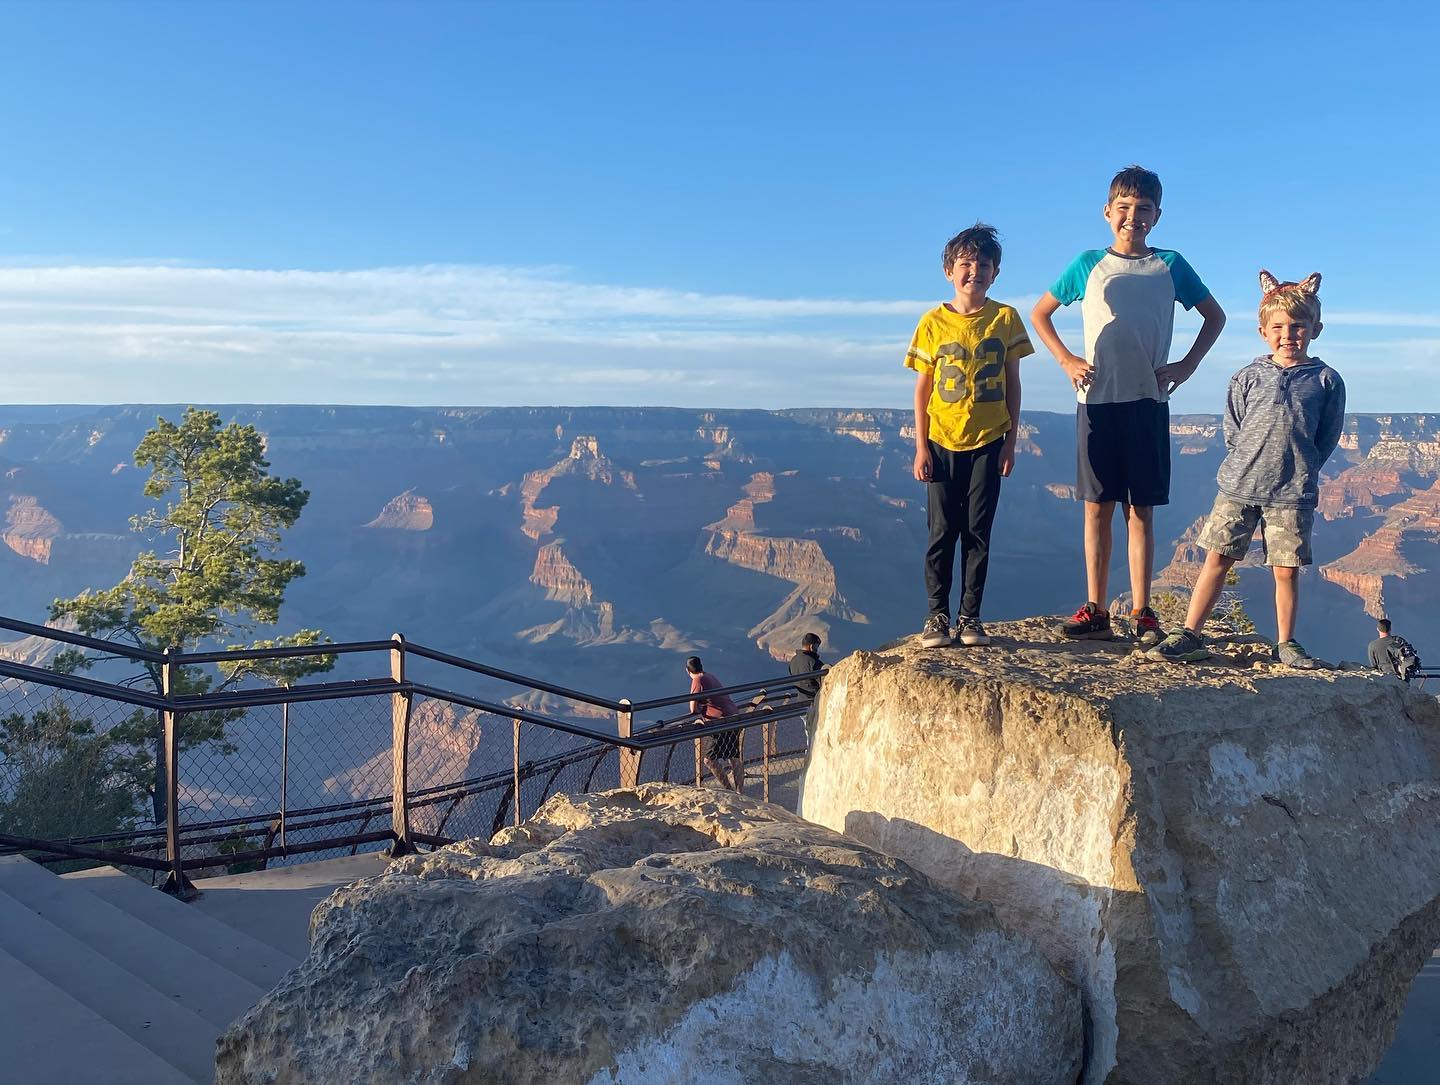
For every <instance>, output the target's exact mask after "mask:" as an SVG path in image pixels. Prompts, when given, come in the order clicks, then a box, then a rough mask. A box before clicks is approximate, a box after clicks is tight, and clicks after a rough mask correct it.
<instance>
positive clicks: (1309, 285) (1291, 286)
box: [1260, 268, 1320, 298]
mask: <svg viewBox="0 0 1440 1085" xmlns="http://www.w3.org/2000/svg"><path fill="white" fill-rule="evenodd" d="M1279 290H1298V291H1300V293H1302V294H1311V295H1315V294H1319V293H1320V273H1319V272H1318V271H1317V272H1315V273H1314V274H1312V275H1311V276H1310V277H1309V278H1307V279H1306V280H1305V281H1304V282H1300V283H1282V282H1281V281H1280V280H1279V279H1277V278H1275V276H1274V275H1271V274H1270V273H1269V272H1268V271H1266V270H1265V269H1264V268H1261V269H1260V292H1261V294H1262V295H1263V297H1266V298H1268V297H1269V296H1270V295H1271V294H1274V293H1275V292H1276V291H1279Z"/></svg>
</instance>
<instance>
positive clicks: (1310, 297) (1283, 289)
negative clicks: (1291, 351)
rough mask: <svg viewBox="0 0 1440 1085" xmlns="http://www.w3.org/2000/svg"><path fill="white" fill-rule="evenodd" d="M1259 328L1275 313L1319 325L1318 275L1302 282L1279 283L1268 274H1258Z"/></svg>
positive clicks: (1316, 273) (1263, 272)
mask: <svg viewBox="0 0 1440 1085" xmlns="http://www.w3.org/2000/svg"><path fill="white" fill-rule="evenodd" d="M1260 290H1261V291H1262V293H1261V296H1260V326H1261V327H1264V326H1265V321H1267V320H1268V319H1270V317H1272V316H1274V315H1275V314H1276V313H1285V314H1287V315H1289V316H1293V317H1299V318H1300V319H1301V320H1304V321H1306V322H1307V323H1309V324H1319V323H1320V273H1319V272H1318V271H1317V272H1315V273H1314V274H1313V275H1311V276H1309V277H1308V278H1306V279H1305V280H1304V281H1303V282H1298V283H1291V282H1284V283H1282V282H1280V281H1279V280H1278V279H1276V278H1275V276H1274V275H1271V274H1270V272H1268V271H1264V270H1262V271H1261V272H1260Z"/></svg>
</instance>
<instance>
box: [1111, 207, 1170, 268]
mask: <svg viewBox="0 0 1440 1085" xmlns="http://www.w3.org/2000/svg"><path fill="white" fill-rule="evenodd" d="M1105 221H1106V222H1108V223H1109V224H1110V232H1111V233H1113V234H1114V235H1115V251H1116V252H1123V253H1126V254H1127V255H1132V256H1135V255H1140V254H1141V253H1145V252H1148V251H1149V250H1150V243H1149V242H1148V241H1147V240H1146V238H1147V237H1149V236H1150V231H1151V230H1152V229H1153V228H1154V226H1155V223H1157V222H1159V221H1160V206H1159V205H1158V204H1157V203H1156V202H1155V201H1154V200H1152V199H1150V198H1149V197H1148V196H1116V197H1115V198H1114V199H1112V200H1111V201H1110V202H1109V203H1107V204H1106V205H1105Z"/></svg>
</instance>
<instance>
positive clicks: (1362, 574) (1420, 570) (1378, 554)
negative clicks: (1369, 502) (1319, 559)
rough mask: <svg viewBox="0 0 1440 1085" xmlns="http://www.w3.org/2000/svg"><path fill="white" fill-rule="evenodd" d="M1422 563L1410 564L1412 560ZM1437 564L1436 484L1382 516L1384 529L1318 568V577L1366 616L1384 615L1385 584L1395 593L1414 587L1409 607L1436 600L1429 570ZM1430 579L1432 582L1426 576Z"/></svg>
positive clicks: (1439, 593) (1439, 510) (1439, 516)
mask: <svg viewBox="0 0 1440 1085" xmlns="http://www.w3.org/2000/svg"><path fill="white" fill-rule="evenodd" d="M1422 554H1423V555H1424V560H1428V562H1429V564H1428V565H1426V564H1423V563H1422V561H1421V560H1412V555H1414V556H1415V557H1416V558H1419V557H1420V555H1422ZM1437 559H1440V482H1436V483H1435V484H1434V485H1432V486H1431V487H1430V488H1429V489H1428V490H1423V491H1421V492H1419V493H1416V494H1413V495H1412V496H1410V497H1408V498H1406V499H1405V500H1404V501H1401V502H1400V503H1399V504H1398V505H1395V506H1394V507H1393V508H1391V509H1390V511H1389V512H1388V513H1387V514H1386V516H1385V520H1384V523H1383V525H1382V526H1381V527H1380V528H1379V529H1378V530H1376V531H1374V532H1372V533H1371V534H1369V535H1367V536H1366V537H1365V538H1364V539H1362V540H1361V541H1360V543H1359V545H1357V546H1356V547H1355V549H1354V550H1352V551H1350V553H1348V554H1346V555H1345V556H1344V557H1342V558H1339V559H1337V560H1335V561H1332V562H1328V563H1327V564H1325V565H1323V566H1321V568H1320V575H1321V576H1323V577H1324V578H1325V579H1326V580H1328V581H1330V582H1331V583H1332V584H1336V585H1339V586H1340V587H1342V588H1344V589H1345V590H1346V591H1348V592H1350V593H1351V594H1352V595H1355V596H1357V597H1358V598H1360V599H1361V600H1362V601H1363V602H1364V604H1365V610H1366V613H1368V614H1371V615H1373V616H1375V617H1382V616H1384V614H1385V611H1386V593H1387V581H1394V582H1396V586H1397V587H1398V586H1399V585H1400V584H1403V583H1405V582H1407V581H1410V582H1413V583H1414V590H1412V591H1410V592H1409V593H1408V595H1409V596H1410V601H1411V602H1430V601H1433V600H1435V599H1437V598H1440V585H1436V584H1435V583H1434V580H1435V577H1434V575H1433V570H1434V569H1435V568H1436V561H1437ZM1426 573H1430V574H1431V575H1430V576H1425V575H1424V574H1426Z"/></svg>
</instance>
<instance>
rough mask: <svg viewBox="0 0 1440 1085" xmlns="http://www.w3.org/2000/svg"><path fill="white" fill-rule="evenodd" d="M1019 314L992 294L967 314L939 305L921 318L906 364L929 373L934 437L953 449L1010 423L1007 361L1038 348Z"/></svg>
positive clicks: (971, 445)
mask: <svg viewBox="0 0 1440 1085" xmlns="http://www.w3.org/2000/svg"><path fill="white" fill-rule="evenodd" d="M1034 353H1035V348H1034V347H1033V346H1031V345H1030V336H1029V335H1027V334H1026V332H1025V325H1024V324H1023V323H1022V322H1021V320H1020V314H1019V313H1017V312H1016V311H1015V310H1014V309H1012V308H1011V307H1010V306H1008V305H1001V304H1000V303H999V302H998V301H995V300H993V299H991V300H988V301H986V302H985V304H984V306H983V307H981V309H980V311H979V312H978V313H971V314H970V315H969V316H962V315H961V314H959V313H957V312H955V311H954V310H953V309H950V308H948V307H947V306H944V305H937V306H936V307H935V308H934V309H931V310H930V311H929V312H928V313H926V314H925V315H924V316H922V317H921V318H920V323H919V324H918V325H917V326H916V328H915V336H914V338H913V339H911V340H910V349H909V350H907V351H906V352H905V365H906V366H907V367H908V368H910V369H914V370H917V371H919V372H921V373H930V374H932V375H933V377H934V382H933V384H932V385H931V388H930V403H929V412H930V434H929V437H930V440H932V441H934V442H935V443H936V444H937V445H940V446H941V447H942V448H948V449H950V450H951V451H952V452H969V451H970V450H971V449H975V448H979V447H981V446H982V445H988V444H989V443H990V442H991V441H993V440H995V438H997V437H999V436H1001V435H1002V434H1003V433H1005V432H1006V431H1007V430H1008V429H1009V428H1010V411H1009V409H1008V408H1007V407H1006V406H1005V362H1006V360H1007V359H1009V358H1014V359H1017V360H1018V359H1020V358H1023V357H1025V355H1027V354H1034Z"/></svg>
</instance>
